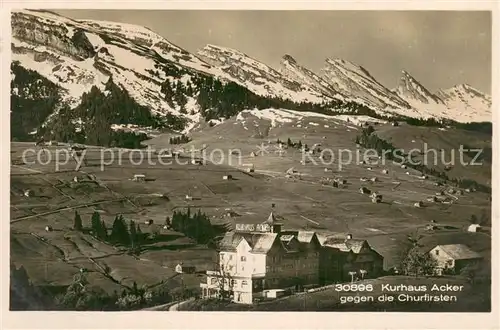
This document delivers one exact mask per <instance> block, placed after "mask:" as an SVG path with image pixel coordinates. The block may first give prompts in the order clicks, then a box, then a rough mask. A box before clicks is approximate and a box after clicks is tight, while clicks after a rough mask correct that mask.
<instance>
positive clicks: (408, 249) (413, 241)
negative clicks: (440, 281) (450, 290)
mask: <svg viewBox="0 0 500 330" xmlns="http://www.w3.org/2000/svg"><path fill="white" fill-rule="evenodd" d="M421 239H422V236H415V235H412V236H408V242H407V243H406V244H405V245H404V248H403V251H404V252H403V253H404V258H403V259H402V261H401V270H402V271H403V273H404V274H405V275H411V276H415V277H418V276H431V275H434V274H435V271H436V266H437V262H436V260H435V259H433V258H432V257H431V255H430V254H429V253H428V252H426V251H422V247H423V245H422V244H421V243H420V240H421Z"/></svg>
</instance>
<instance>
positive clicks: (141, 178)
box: [133, 174, 146, 182]
mask: <svg viewBox="0 0 500 330" xmlns="http://www.w3.org/2000/svg"><path fill="white" fill-rule="evenodd" d="M133 180H134V181H138V182H139V181H140V182H144V181H146V176H145V175H144V174H134V179H133Z"/></svg>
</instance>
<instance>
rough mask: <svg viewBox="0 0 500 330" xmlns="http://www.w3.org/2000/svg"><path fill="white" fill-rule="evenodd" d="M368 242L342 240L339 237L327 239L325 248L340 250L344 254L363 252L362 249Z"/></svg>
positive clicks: (324, 244)
mask: <svg viewBox="0 0 500 330" xmlns="http://www.w3.org/2000/svg"><path fill="white" fill-rule="evenodd" d="M365 244H368V242H367V241H366V240H364V239H341V238H337V237H332V238H327V239H326V241H325V242H324V243H323V246H327V247H332V248H335V249H339V250H340V251H342V252H349V251H352V252H354V253H359V252H361V249H362V248H363V246H364V245H365Z"/></svg>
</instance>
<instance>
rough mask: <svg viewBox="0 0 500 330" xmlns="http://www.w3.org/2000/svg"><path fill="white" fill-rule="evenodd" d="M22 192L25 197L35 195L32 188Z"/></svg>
mask: <svg viewBox="0 0 500 330" xmlns="http://www.w3.org/2000/svg"><path fill="white" fill-rule="evenodd" d="M23 194H24V196H25V197H33V196H35V192H34V191H33V190H31V189H26V190H25V191H24V193H23Z"/></svg>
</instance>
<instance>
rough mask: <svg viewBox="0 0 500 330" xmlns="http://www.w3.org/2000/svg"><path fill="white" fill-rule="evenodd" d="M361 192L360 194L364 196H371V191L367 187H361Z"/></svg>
mask: <svg viewBox="0 0 500 330" xmlns="http://www.w3.org/2000/svg"><path fill="white" fill-rule="evenodd" d="M359 192H360V193H362V194H364V195H367V194H369V193H370V192H371V191H370V189H368V188H366V187H361V188H359Z"/></svg>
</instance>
